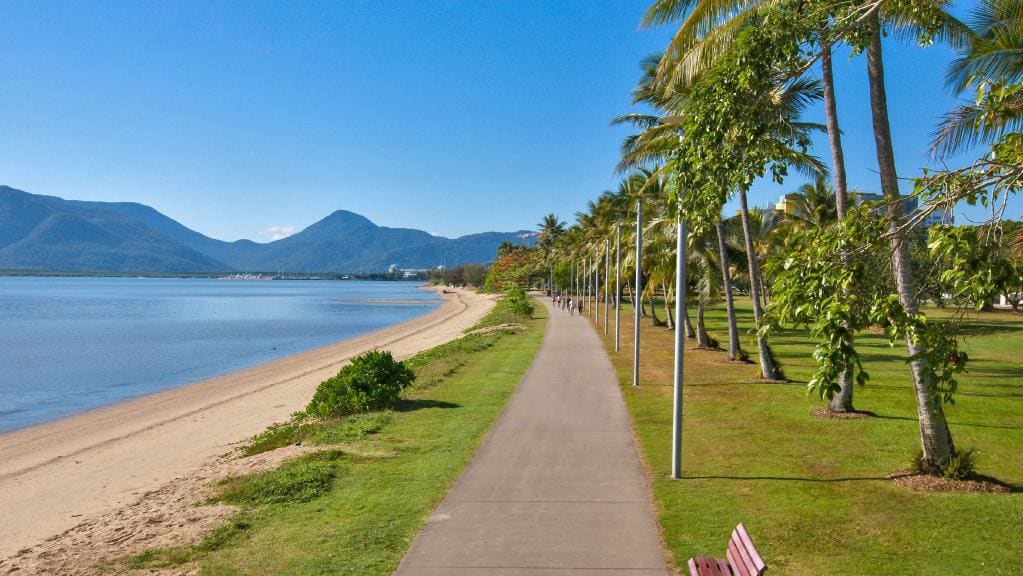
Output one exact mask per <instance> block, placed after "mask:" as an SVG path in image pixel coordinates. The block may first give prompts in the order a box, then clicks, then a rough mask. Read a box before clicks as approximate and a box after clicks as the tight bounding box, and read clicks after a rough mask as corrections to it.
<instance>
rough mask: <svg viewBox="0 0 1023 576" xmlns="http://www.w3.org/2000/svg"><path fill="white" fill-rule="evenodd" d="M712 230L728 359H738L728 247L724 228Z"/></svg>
mask: <svg viewBox="0 0 1023 576" xmlns="http://www.w3.org/2000/svg"><path fill="white" fill-rule="evenodd" d="M714 228H715V229H716V230H717V233H718V252H719V253H720V260H721V280H722V282H723V285H724V288H725V309H726V310H727V312H728V359H729V360H732V361H734V360H737V359H738V358H739V326H738V323H737V322H736V321H735V302H734V301H733V298H732V278H731V271H730V270H729V268H730V266H729V264H728V245H727V244H725V226H724V224H722V223H721V222H718V223H717V224H716V225H715V226H714Z"/></svg>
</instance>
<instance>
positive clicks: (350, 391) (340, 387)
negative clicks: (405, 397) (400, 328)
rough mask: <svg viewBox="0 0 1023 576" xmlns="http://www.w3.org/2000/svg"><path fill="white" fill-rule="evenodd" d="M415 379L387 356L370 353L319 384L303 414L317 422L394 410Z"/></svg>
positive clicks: (408, 371) (375, 352)
mask: <svg viewBox="0 0 1023 576" xmlns="http://www.w3.org/2000/svg"><path fill="white" fill-rule="evenodd" d="M415 378H416V376H415V374H414V373H413V372H412V370H409V368H408V367H407V366H405V364H403V363H401V362H396V361H395V360H394V357H393V356H391V353H390V352H380V351H376V350H374V351H371V352H366V353H365V354H362V355H361V356H358V357H356V358H355V359H354V360H352V361H351V363H349V364H347V365H345V366H344V367H343V368H341V371H340V372H338V373H337V376H334V377H333V378H329V379H327V380H324V381H323V382H321V383H320V385H319V386H318V387H317V388H316V393H315V394H314V395H313V399H312V400H311V401H310V402H309V406H308V407H307V408H306V412H307V413H308V414H309V415H311V416H318V417H320V418H338V417H341V416H347V415H349V414H356V413H359V412H369V411H370V410H381V409H387V408H393V407H394V405H395V404H397V403H398V399H399V397H400V394H401V391H402V390H403V389H405V388H407V387H408V386H410V385H411V384H412V382H413V380H415Z"/></svg>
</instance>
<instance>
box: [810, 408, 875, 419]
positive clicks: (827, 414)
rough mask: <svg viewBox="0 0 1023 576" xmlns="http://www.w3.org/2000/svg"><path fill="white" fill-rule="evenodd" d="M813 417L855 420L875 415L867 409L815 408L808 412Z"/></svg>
mask: <svg viewBox="0 0 1023 576" xmlns="http://www.w3.org/2000/svg"><path fill="white" fill-rule="evenodd" d="M810 414H812V415H813V416H814V417H815V418H824V419H826V420H857V419H859V418H872V417H874V416H877V414H874V413H873V412H870V411H867V410H850V411H849V412H832V411H831V410H828V409H827V408H817V409H816V410H813V411H812V412H810Z"/></svg>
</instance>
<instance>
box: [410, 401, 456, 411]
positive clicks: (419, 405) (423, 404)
mask: <svg viewBox="0 0 1023 576" xmlns="http://www.w3.org/2000/svg"><path fill="white" fill-rule="evenodd" d="M461 407H462V405H461V404H455V403H453V402H444V401H443V400H401V401H400V402H398V404H397V406H395V407H394V411H395V412H415V411H416V410H424V409H426V408H461Z"/></svg>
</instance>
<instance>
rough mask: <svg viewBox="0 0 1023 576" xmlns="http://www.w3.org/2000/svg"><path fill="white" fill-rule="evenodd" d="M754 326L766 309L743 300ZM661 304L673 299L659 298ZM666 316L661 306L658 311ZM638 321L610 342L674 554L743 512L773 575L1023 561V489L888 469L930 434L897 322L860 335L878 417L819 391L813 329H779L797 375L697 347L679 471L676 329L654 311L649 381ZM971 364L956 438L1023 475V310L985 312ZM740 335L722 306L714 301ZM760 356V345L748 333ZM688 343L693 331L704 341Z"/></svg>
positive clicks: (970, 343) (971, 341) (721, 319)
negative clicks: (813, 390) (826, 400)
mask: <svg viewBox="0 0 1023 576" xmlns="http://www.w3.org/2000/svg"><path fill="white" fill-rule="evenodd" d="M739 304H740V306H743V305H745V306H746V308H744V309H742V310H740V313H741V315H740V318H739V322H740V330H743V331H745V330H746V329H748V328H750V327H751V326H752V323H753V318H752V312H751V310H750V308H749V303H748V301H745V300H744V301H740V303H739ZM658 312H659V313H660V312H661V310H659V311H658ZM659 316H663V314H659ZM632 322H633V316H632V314H631V311H630V310H629V309H628V308H625V309H623V313H622V331H621V333H622V351H621V352H620V353H618V354H615V352H614V341H613V333H614V332H613V330H614V328H613V320H612V325H611V336H610V337H605V339H604V342H605V345H606V346H607V347H608V351H609V354H610V356H611V357H612V360H613V362H614V365H615V368H616V370H617V371H618V375H619V379H620V381H621V383H622V391H623V393H624V395H625V399H626V402H627V404H628V407H629V410H630V412H631V415H632V419H633V423H634V426H635V430H636V433H637V436H638V438H639V442H640V446H641V449H642V452H643V453H644V456H645V459H646V462H647V464H648V465H649V467H650V470H651V473H652V476H653V489H654V498H655V501H656V505H657V508H658V513H659V517H660V523H661V527H662V529H663V533H664V538H665V541H666V543H667V546H668V548H669V550H670V552H671V555H672V556H673V557H674V559H675V563H676V565H678V566H680V567H682V570H683V571H686V569H685V568H684V566H685V562H686V560H687V559H688V558H689V557H691V556H695V555H699V554H713V555H718V556H720V555H723V554H724V547H725V544H726V542H727V539H728V537H729V534H730V531H731V529H732V527H733V526H734V525H735V524H736V523H738V522H743V523H745V525H746V527H747V528H748V529H749V531H750V534H751V536H752V537H753V540H754V542H755V543H756V544H757V547H758V548H759V550H760V551H761V553H762V555H763V556H764V558H765V560H766V562H767V564H768V568H769V573H771V574H920V575H923V574H935V575H937V574H941V575H947V574H1018V573H1020V571H1021V570H1023V564H1021V561H1023V493H1021V492H1020V491H1019V490H1017V491H1016V492H1014V493H1001V494H985V493H921V492H910V491H908V490H907V489H904V488H901V487H899V486H896V485H894V484H893V483H892V482H891V481H889V480H887V479H886V478H885V476H886V475H887V474H889V473H891V472H893V471H897V470H905V469H908V467H909V461H910V459H911V457H912V455H913V453H914V451H915V450H917V449H918V446H919V436H918V432H917V421H916V406H915V402H914V397H913V393H912V391H911V381H910V374H909V370H908V366H907V365H906V364H905V363H904V358H905V348H904V347H896V348H891V347H889V345H888V342H887V340H886V339H885V338H884V337H883V336H877V335H869V334H868V335H863V336H862V337H861V338H860V339H859V340H858V344H859V346H860V347H861V348H860V349H861V352H862V353H863V355H864V356H865V367H866V369H867V371H868V372H869V373H870V375H871V381H870V382H869V383H868V384H867V386H866V387H863V388H858V389H857V390H856V391H855V405H856V407H857V408H858V409H860V410H870V411H872V412H874V413H876V414H877V416H878V417H876V418H867V419H861V420H822V419H818V418H814V417H812V416H811V415H810V414H811V411H812V410H814V409H815V408H819V407H821V406H822V405H823V403H822V402H821V401H820V400H819V399H817V398H816V397H815V396H807V395H806V392H805V384H806V381H807V380H808V379H809V377H810V375H811V374H812V372H813V369H814V365H813V361H812V360H811V358H810V350H811V344H810V342H809V341H808V338H807V335H806V333H805V332H803V331H792V332H788V333H786V334H784V335H782V336H780V337H776V338H774V339H773V340H772V344H773V345H774V347H775V351H776V355H777V356H778V359H779V360H780V362H781V363H782V367H783V369H784V370H785V372H786V375H787V376H788V377H789V378H790V379H792V380H793V382H790V383H786V384H767V383H752V382H751V381H750V380H751V377H753V376H755V375H756V374H757V373H758V368H757V366H756V365H753V364H750V365H734V364H722V363H720V361H722V360H723V359H724V352H717V351H702V350H692V351H687V352H686V358H685V389H684V417H683V418H684V420H683V421H684V424H683V452H682V469H683V476H684V478H683V479H681V480H671V479H670V478H669V477H668V475H669V471H670V464H671V415H672V409H671V397H672V396H671V394H672V388H671V381H672V346H673V332H670V331H668V330H667V329H665V328H661V327H655V326H653V325H652V323H651V322H650V321H649V320H644V322H643V328H642V336H641V344H642V349H643V354H642V357H641V358H642V359H641V370H640V382H641V386H640V387H639V388H633V387H632V386H631V381H632V374H631V370H632ZM972 326H973V328H972V329H971V335H970V337H969V338H968V339H967V341H966V344H965V349H966V350H967V351H968V353H969V355H970V365H969V373H967V374H964V375H962V377H961V378H960V391H959V393H958V395H957V402H956V405H954V406H949V407H947V412H948V416H949V420H950V422H951V428H952V434H953V438H954V439H955V441H956V443H957V446H959V447H961V448H970V447H973V448H976V449H977V450H978V453H979V465H978V471H979V472H980V473H981V474H985V475H988V476H993V477H995V478H998V479H999V480H1001V481H1003V482H1006V483H1009V484H1012V485H1015V486H1023V315H1013V314H1011V313H1008V312H997V313H984V314H980V315H978V316H976V317H975V321H974V322H973V324H972ZM708 329H709V331H710V332H711V335H712V336H715V337H716V338H718V340H720V341H721V342H727V338H726V336H727V324H726V322H725V312H724V307H723V306H721V307H715V308H712V309H710V310H709V312H708ZM742 343H743V347H744V348H746V349H747V350H748V351H749V352H750V353H751V354H752V355H754V360H755V359H756V357H755V352H756V346H755V345H754V343H753V342H751V341H750V337H749V336H745V335H744V336H743V339H742ZM690 345H692V344H691V342H690Z"/></svg>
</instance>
